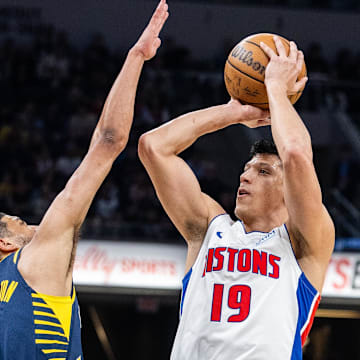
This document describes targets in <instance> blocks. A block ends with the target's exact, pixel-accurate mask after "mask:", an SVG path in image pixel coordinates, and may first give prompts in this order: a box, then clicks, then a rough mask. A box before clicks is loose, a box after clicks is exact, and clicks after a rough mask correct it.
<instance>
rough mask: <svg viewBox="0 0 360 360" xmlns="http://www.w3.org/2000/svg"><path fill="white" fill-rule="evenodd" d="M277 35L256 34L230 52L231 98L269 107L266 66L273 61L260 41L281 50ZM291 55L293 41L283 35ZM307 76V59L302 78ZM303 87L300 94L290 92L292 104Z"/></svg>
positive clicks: (228, 85)
mask: <svg viewBox="0 0 360 360" xmlns="http://www.w3.org/2000/svg"><path fill="white" fill-rule="evenodd" d="M273 36H274V34H268V33H263V34H254V35H250V36H248V37H246V38H245V39H243V40H241V41H240V42H239V43H238V44H237V45H236V46H235V47H234V48H233V49H232V50H231V52H230V54H229V56H228V58H227V60H226V63H225V70H224V80H225V86H226V89H227V91H228V93H229V95H230V96H231V97H233V98H234V99H237V100H239V101H240V102H241V103H243V104H249V105H254V106H257V107H259V108H261V109H269V103H268V97H267V93H266V87H265V84H264V79H265V69H266V65H267V64H268V62H269V58H268V56H267V55H266V54H265V53H264V51H263V50H262V49H261V47H260V42H261V41H262V42H264V43H265V44H266V45H267V46H269V47H270V48H271V49H273V50H274V51H275V53H277V50H276V46H275V43H274V39H273ZM279 38H280V39H281V40H282V42H283V44H284V47H285V49H286V51H287V54H289V51H290V42H289V41H288V40H286V39H285V38H283V37H281V36H279ZM304 76H306V66H305V62H304V64H303V67H302V69H301V72H300V74H299V76H298V80H300V79H302V78H303V77H304ZM302 91H303V89H301V90H300V91H298V92H297V93H296V94H293V95H289V99H290V101H291V103H292V104H295V103H296V101H297V100H298V99H299V98H300V96H301V94H302Z"/></svg>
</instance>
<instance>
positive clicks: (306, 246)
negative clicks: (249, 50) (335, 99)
mask: <svg viewBox="0 0 360 360" xmlns="http://www.w3.org/2000/svg"><path fill="white" fill-rule="evenodd" d="M274 41H275V44H276V47H277V50H278V54H275V52H274V51H273V50H271V49H270V48H269V47H268V46H266V45H265V44H263V43H262V44H261V47H262V49H263V50H264V51H265V52H266V53H267V55H268V56H269V57H270V62H269V64H268V66H267V69H266V73H265V84H266V88H267V93H268V98H269V105H270V113H271V129H272V134H273V138H274V141H275V144H276V146H277V148H278V151H279V155H280V158H281V160H282V163H283V167H284V187H285V188H284V194H285V204H286V207H287V210H288V213H289V220H288V228H289V232H290V237H291V238H292V243H293V246H294V250H295V255H296V257H297V258H298V261H299V263H300V265H301V267H302V269H303V271H304V272H305V274H306V275H307V276H308V278H309V280H310V281H311V282H312V283H313V284H314V286H315V287H316V288H317V289H318V290H319V291H321V289H322V285H323V281H324V277H325V271H326V268H327V265H328V261H329V259H330V256H331V253H332V250H333V246H334V226H333V222H332V220H331V218H330V216H329V214H328V212H327V210H326V209H325V207H324V205H323V203H322V195H321V189H320V185H319V182H318V179H317V176H316V172H315V169H314V165H313V154H312V146H311V138H310V135H309V133H308V131H307V129H306V127H305V125H304V123H303V122H302V120H301V118H300V117H299V115H298V113H297V112H296V110H295V109H294V107H293V106H292V105H291V103H290V101H289V99H288V97H287V95H289V94H290V93H295V92H296V91H297V90H298V89H301V88H302V87H303V86H304V83H305V82H306V81H307V78H303V79H302V80H301V81H299V82H297V76H298V74H299V73H300V70H301V67H302V64H303V59H304V56H303V53H302V52H300V51H298V50H297V47H296V45H295V43H294V42H291V43H290V53H289V55H287V54H286V51H285V49H284V46H283V44H282V42H281V40H280V39H279V38H278V37H274Z"/></svg>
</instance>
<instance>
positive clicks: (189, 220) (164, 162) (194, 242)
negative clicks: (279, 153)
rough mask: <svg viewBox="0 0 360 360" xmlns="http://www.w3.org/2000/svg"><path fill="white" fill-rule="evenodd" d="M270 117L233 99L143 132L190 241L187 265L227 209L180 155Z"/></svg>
mask: <svg viewBox="0 0 360 360" xmlns="http://www.w3.org/2000/svg"><path fill="white" fill-rule="evenodd" d="M267 117H268V113H267V112H265V111H261V110H260V109H257V108H254V107H252V106H243V105H241V104H240V103H239V102H238V101H235V100H232V101H230V102H229V103H228V104H225V105H219V106H214V107H210V108H208V109H203V110H199V111H194V112H191V113H188V114H186V115H183V116H180V117H178V118H176V119H175V120H172V121H170V122H168V123H166V124H164V125H162V126H160V127H158V128H156V129H154V130H152V131H149V132H147V133H145V134H144V135H142V136H141V138H140V140H139V157H140V160H141V162H142V163H143V165H144V166H145V168H146V170H147V172H148V174H149V176H150V178H151V180H152V182H153V185H154V187H155V190H156V193H157V196H158V198H159V200H160V202H161V204H162V206H163V207H164V209H165V211H166V213H167V214H168V216H169V218H170V219H171V221H172V222H173V223H174V225H175V226H176V227H177V229H178V230H179V232H180V233H181V234H182V235H183V237H184V238H185V240H186V241H187V243H188V245H189V253H188V260H187V264H186V267H187V268H190V267H191V266H192V264H193V262H194V261H195V259H196V256H197V254H198V251H199V249H200V246H201V243H202V240H203V238H204V235H205V232H206V230H207V227H208V224H209V222H210V221H211V219H212V218H214V217H215V216H216V215H218V214H220V213H224V210H223V209H222V207H221V206H220V205H219V204H218V203H217V202H215V201H214V200H213V199H211V198H210V197H209V196H207V195H206V194H204V193H202V191H201V188H200V185H199V183H198V180H197V178H196V177H195V175H194V173H193V172H192V170H191V169H190V167H189V166H188V165H187V164H186V162H185V161H184V160H183V159H181V158H180V157H179V156H178V154H179V153H181V152H182V151H183V150H185V149H186V148H188V147H189V146H190V145H192V144H193V143H194V142H195V141H196V140H197V139H198V138H199V137H200V136H202V135H204V134H207V133H211V132H214V131H216V130H219V129H222V128H225V127H226V126H229V125H231V124H236V123H243V124H245V125H247V126H251V127H256V126H261V125H267V124H268V121H267V120H266V118H267Z"/></svg>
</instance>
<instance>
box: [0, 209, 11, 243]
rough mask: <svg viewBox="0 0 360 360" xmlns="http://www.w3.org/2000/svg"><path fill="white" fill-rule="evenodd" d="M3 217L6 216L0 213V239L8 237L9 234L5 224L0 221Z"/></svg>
mask: <svg viewBox="0 0 360 360" xmlns="http://www.w3.org/2000/svg"><path fill="white" fill-rule="evenodd" d="M4 216H6V214H4V213H2V212H0V237H5V236H9V235H10V234H11V233H10V231H9V229H8V227H7V223H6V222H4V221H2V218H3V217H4Z"/></svg>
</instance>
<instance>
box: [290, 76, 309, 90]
mask: <svg viewBox="0 0 360 360" xmlns="http://www.w3.org/2000/svg"><path fill="white" fill-rule="evenodd" d="M307 81H308V78H307V77H306V76H305V77H303V78H302V79H301V80H299V81H297V82H296V84H295V85H294V89H293V90H294V92H298V91H302V89H303V88H304V87H305V85H306V83H307Z"/></svg>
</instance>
